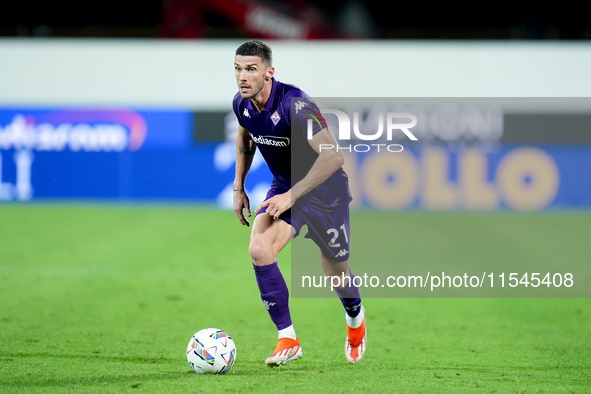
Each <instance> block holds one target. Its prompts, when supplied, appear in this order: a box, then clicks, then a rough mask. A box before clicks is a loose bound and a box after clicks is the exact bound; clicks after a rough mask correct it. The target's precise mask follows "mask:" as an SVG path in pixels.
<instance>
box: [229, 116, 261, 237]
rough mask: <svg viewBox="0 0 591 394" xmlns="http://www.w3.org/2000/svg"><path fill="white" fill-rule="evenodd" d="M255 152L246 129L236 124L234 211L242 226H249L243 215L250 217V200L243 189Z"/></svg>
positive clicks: (253, 144)
mask: <svg viewBox="0 0 591 394" xmlns="http://www.w3.org/2000/svg"><path fill="white" fill-rule="evenodd" d="M255 152H256V145H255V142H254V141H253V140H252V138H251V137H250V134H249V133H248V130H247V129H245V128H244V127H242V126H238V135H237V136H236V176H235V177H234V185H233V186H234V187H233V189H234V212H235V213H236V216H237V217H238V220H240V223H242V225H244V226H250V223H249V221H248V220H247V219H246V217H244V211H245V210H246V216H248V217H250V216H251V215H252V214H251V212H250V201H249V199H248V196H247V195H246V190H245V189H244V182H245V181H246V175H247V174H248V171H249V170H250V165H251V164H252V160H253V159H254V154H255Z"/></svg>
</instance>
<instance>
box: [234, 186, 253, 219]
mask: <svg viewBox="0 0 591 394" xmlns="http://www.w3.org/2000/svg"><path fill="white" fill-rule="evenodd" d="M244 211H246V216H248V217H251V216H252V213H251V212H250V200H249V199H248V196H247V195H246V191H244V190H234V212H235V213H236V217H238V220H240V223H242V225H243V226H246V227H250V222H249V221H248V220H247V219H246V217H244Z"/></svg>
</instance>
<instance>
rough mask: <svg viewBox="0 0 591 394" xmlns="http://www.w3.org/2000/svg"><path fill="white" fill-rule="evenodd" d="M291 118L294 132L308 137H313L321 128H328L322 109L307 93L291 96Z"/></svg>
mask: <svg viewBox="0 0 591 394" xmlns="http://www.w3.org/2000/svg"><path fill="white" fill-rule="evenodd" d="M302 93H303V92H302ZM290 120H291V131H292V134H297V135H301V136H303V137H304V138H306V139H312V137H313V136H314V135H316V134H317V133H318V132H320V130H322V129H328V126H327V124H326V121H325V120H324V117H323V116H322V113H321V112H320V109H318V106H317V105H316V103H315V102H314V101H313V100H312V99H311V98H310V97H309V96H307V95H305V93H304V94H302V97H296V96H293V97H291V116H290Z"/></svg>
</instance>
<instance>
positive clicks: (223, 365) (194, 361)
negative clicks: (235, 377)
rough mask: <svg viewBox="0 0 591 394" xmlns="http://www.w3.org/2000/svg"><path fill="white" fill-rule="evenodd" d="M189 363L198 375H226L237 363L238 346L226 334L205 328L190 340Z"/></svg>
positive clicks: (215, 329) (188, 348)
mask: <svg viewBox="0 0 591 394" xmlns="http://www.w3.org/2000/svg"><path fill="white" fill-rule="evenodd" d="M187 361H188V362H189V365H190V366H191V368H193V370H194V371H195V372H197V373H212V374H224V373H226V372H228V371H229V370H230V369H231V368H232V366H233V365H234V361H236V345H235V344H234V341H233V340H232V337H230V336H229V335H228V334H227V333H226V332H224V331H222V330H219V329H217V328H204V329H203V330H201V331H197V332H196V333H195V335H193V336H192V337H191V340H189V344H188V345H187Z"/></svg>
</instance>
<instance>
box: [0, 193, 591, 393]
mask: <svg viewBox="0 0 591 394" xmlns="http://www.w3.org/2000/svg"><path fill="white" fill-rule="evenodd" d="M353 215H354V216H353V218H354V217H355V215H364V213H362V212H356V213H353ZM392 215H395V217H396V223H399V224H400V228H404V227H405V226H407V227H406V228H408V226H411V227H412V226H413V225H414V226H415V228H416V227H420V231H421V237H420V239H421V243H420V244H419V243H418V242H419V241H418V240H417V237H414V236H413V232H405V231H399V232H398V233H397V236H396V237H395V238H394V240H393V242H396V243H397V244H398V245H399V248H400V250H401V251H402V252H401V253H407V254H408V255H409V256H414V258H416V259H417V264H418V265H420V264H421V261H427V260H428V259H433V258H440V257H441V248H448V249H450V250H452V249H453V250H455V251H456V252H454V253H455V254H454V256H455V257H456V258H469V256H473V254H474V253H475V250H474V246H473V245H472V246H471V248H467V250H469V252H470V253H469V254H465V255H464V254H462V252H461V251H462V250H463V248H465V244H463V239H464V238H463V234H464V235H466V234H470V233H473V232H474V231H478V228H479V226H492V227H496V228H498V227H499V226H502V225H503V223H504V221H509V222H508V224H507V229H508V231H512V232H513V233H512V238H511V239H512V240H513V241H512V244H511V245H510V247H508V248H507V250H506V251H505V249H504V248H503V244H502V243H501V244H500V245H498V247H496V248H495V247H494V245H492V244H491V245H488V246H487V245H484V246H483V248H484V249H483V250H487V253H490V252H491V251H495V253H498V257H499V258H507V259H510V258H511V256H512V253H515V251H516V250H520V248H521V249H523V248H526V247H531V245H532V240H535V242H536V243H539V245H544V248H543V250H544V254H545V255H548V254H550V257H551V258H555V259H556V260H557V261H560V260H561V259H563V258H568V259H580V260H581V261H585V260H586V261H589V259H590V256H591V243H590V242H589V228H591V215H590V214H589V213H588V212H577V213H568V212H566V213H558V212H553V213H540V214H517V213H491V214H476V213H458V214H446V226H447V227H446V228H447V229H448V231H455V232H456V234H457V237H454V238H453V239H454V240H455V241H453V242H455V243H452V244H450V243H449V242H451V241H446V242H442V241H441V234H440V233H438V232H437V221H438V220H441V216H440V215H441V214H435V213H421V212H398V213H392ZM472 218H478V220H472ZM417 223H421V224H422V225H421V226H417ZM454 226H455V227H454ZM515 226H517V227H515ZM516 228H519V229H520V230H519V231H516V230H515V229H516ZM559 232H567V233H568V234H569V235H568V236H564V235H563V236H562V238H561V239H560V240H559V241H560V242H558V241H556V234H557V233H559ZM405 234H406V235H405ZM519 234H521V235H519ZM515 237H517V238H515ZM519 237H521V238H519ZM248 238H249V229H247V228H246V227H242V226H241V225H240V224H239V223H238V221H237V220H236V218H235V216H234V214H233V212H226V211H216V210H214V209H207V208H203V207H198V206H145V205H144V206H141V205H140V206H135V207H132V206H129V205H127V206H116V205H42V204H34V205H25V204H5V205H0V392H195V393H198V392H210V393H217V392H298V393H300V392H334V393H340V392H359V391H365V392H380V393H383V392H473V391H476V392H480V391H481V392H589V391H591V302H590V301H589V299H415V298H410V299H402V298H401V299H377V298H370V299H366V300H365V301H364V304H365V306H366V311H367V325H368V350H367V352H366V356H365V358H364V359H363V360H362V361H361V362H360V363H359V364H357V365H349V364H348V363H347V362H346V360H345V357H344V352H343V345H344V337H345V326H344V312H343V309H342V307H341V306H340V303H339V301H338V300H337V299H304V298H295V299H292V304H291V305H292V314H293V319H294V325H295V327H296V330H297V331H298V335H299V337H300V341H301V344H302V348H303V350H304V357H303V358H302V359H301V360H298V361H295V362H292V363H290V364H288V365H286V366H283V367H281V368H277V369H269V368H267V367H265V365H264V364H263V360H264V359H265V357H267V356H268V355H269V354H270V352H271V350H272V349H273V347H274V345H275V341H276V331H275V328H274V326H273V325H272V323H271V321H270V320H269V318H268V316H267V313H266V311H265V309H264V307H263V305H262V303H261V301H260V299H259V295H258V290H257V287H256V283H255V280H254V274H253V270H252V267H251V263H250V260H249V257H248V252H247V245H248ZM429 240H433V243H431V245H432V246H431V247H430V248H425V243H424V242H426V243H427V245H429ZM491 242H492V241H491ZM413 249H414V250H420V253H415V254H412V253H411V252H410V251H412V250H413ZM404 251H407V252H404ZM503 253H505V254H503ZM522 255H525V254H522ZM421 259H423V260H421ZM280 267H281V268H282V270H283V272H284V274H285V275H286V276H287V277H288V278H289V276H290V269H289V268H290V253H289V250H286V251H284V252H282V254H281V256H280ZM205 327H217V328H221V329H224V330H226V331H227V332H228V333H230V335H231V336H232V337H233V338H234V340H235V342H236V344H237V349H238V351H237V359H236V363H235V365H234V368H233V369H232V370H231V371H230V372H229V373H228V374H226V375H221V376H212V375H198V374H195V373H194V372H193V371H192V370H191V369H190V367H189V365H188V364H187V362H186V357H185V347H186V345H187V343H188V341H189V338H190V337H191V335H192V334H193V333H195V332H196V331H197V330H199V329H201V328H205Z"/></svg>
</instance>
